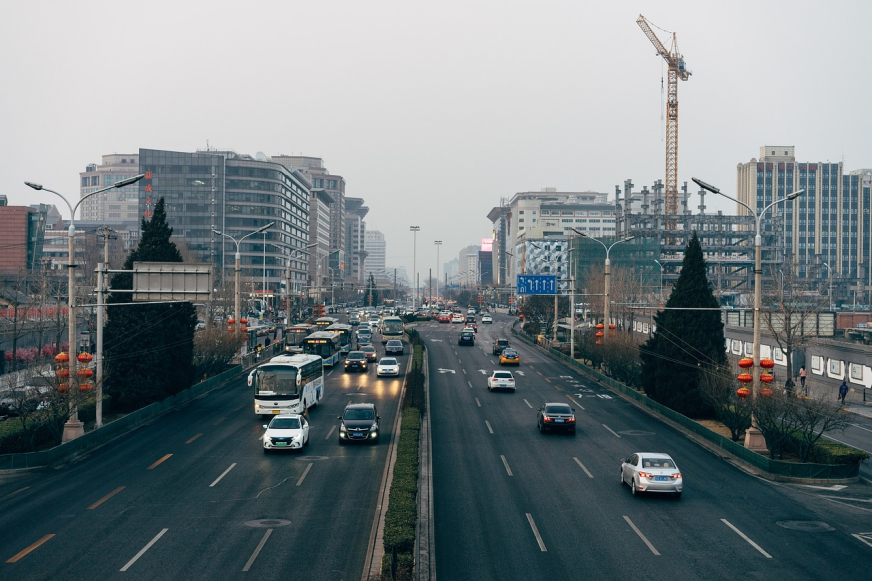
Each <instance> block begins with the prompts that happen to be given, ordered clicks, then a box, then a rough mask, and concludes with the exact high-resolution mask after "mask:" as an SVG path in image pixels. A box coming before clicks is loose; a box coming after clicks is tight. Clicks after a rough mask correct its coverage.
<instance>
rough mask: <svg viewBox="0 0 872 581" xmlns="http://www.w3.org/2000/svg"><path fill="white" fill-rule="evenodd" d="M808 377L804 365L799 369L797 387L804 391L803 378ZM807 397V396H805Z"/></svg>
mask: <svg viewBox="0 0 872 581" xmlns="http://www.w3.org/2000/svg"><path fill="white" fill-rule="evenodd" d="M806 375H808V371H806V370H805V365H803V366H802V367H800V368H799V385H800V386H802V388H803V389H805V376H806ZM806 395H808V394H806Z"/></svg>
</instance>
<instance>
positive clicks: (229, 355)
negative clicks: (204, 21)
mask: <svg viewBox="0 0 872 581" xmlns="http://www.w3.org/2000/svg"><path fill="white" fill-rule="evenodd" d="M246 341H247V338H246V337H244V336H241V335H240V336H239V337H236V335H235V334H234V333H230V332H228V331H227V329H226V328H224V326H218V325H215V326H213V325H210V324H207V325H206V328H205V329H204V330H202V331H198V332H196V333H195V334H194V366H195V369H196V377H202V378H206V377H210V376H212V375H215V374H216V373H220V372H222V371H224V370H225V369H226V368H227V365H228V364H229V363H230V362H231V361H232V360H233V358H234V357H235V356H236V354H237V353H239V350H240V349H241V348H242V345H243V344H245V342H246Z"/></svg>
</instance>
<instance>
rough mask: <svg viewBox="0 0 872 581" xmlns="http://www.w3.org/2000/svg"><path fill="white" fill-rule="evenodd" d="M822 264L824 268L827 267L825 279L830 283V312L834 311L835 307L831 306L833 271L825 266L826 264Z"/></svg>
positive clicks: (828, 266)
mask: <svg viewBox="0 0 872 581" xmlns="http://www.w3.org/2000/svg"><path fill="white" fill-rule="evenodd" d="M823 264H824V266H826V267H827V278H828V279H829V281H830V292H829V298H830V310H831V311H832V310H834V309H835V307H834V306H833V269H832V268H830V265H829V264H827V263H826V262H824V263H823Z"/></svg>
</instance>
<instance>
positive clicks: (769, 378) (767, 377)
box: [760, 373, 775, 383]
mask: <svg viewBox="0 0 872 581" xmlns="http://www.w3.org/2000/svg"><path fill="white" fill-rule="evenodd" d="M760 381H761V382H762V383H772V382H773V381H775V376H774V375H772V374H771V373H763V374H761V375H760Z"/></svg>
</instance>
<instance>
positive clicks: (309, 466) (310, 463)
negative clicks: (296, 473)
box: [297, 462, 313, 486]
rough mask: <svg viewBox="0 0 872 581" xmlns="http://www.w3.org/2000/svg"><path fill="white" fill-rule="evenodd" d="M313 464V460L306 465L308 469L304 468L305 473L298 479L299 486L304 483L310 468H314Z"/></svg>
mask: <svg viewBox="0 0 872 581" xmlns="http://www.w3.org/2000/svg"><path fill="white" fill-rule="evenodd" d="M312 464H313V462H309V465H308V466H306V469H305V470H303V475H302V476H300V479H299V480H297V486H299V485H301V484H302V483H303V480H304V479H305V478H306V474H308V473H309V470H311V469H312Z"/></svg>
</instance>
